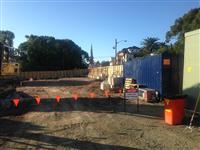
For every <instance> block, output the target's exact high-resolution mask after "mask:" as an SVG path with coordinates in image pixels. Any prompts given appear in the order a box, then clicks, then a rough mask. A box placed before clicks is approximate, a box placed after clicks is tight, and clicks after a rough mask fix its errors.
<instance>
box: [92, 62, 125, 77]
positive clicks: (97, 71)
mask: <svg viewBox="0 0 200 150" xmlns="http://www.w3.org/2000/svg"><path fill="white" fill-rule="evenodd" d="M109 76H123V65H115V66H105V67H95V68H90V69H89V74H88V77H90V78H94V79H101V78H104V77H109Z"/></svg>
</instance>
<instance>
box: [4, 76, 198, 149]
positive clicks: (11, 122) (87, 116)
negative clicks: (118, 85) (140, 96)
mask: <svg viewBox="0 0 200 150" xmlns="http://www.w3.org/2000/svg"><path fill="white" fill-rule="evenodd" d="M99 87H100V82H99V81H94V80H91V79H88V78H64V79H55V80H36V81H24V82H23V84H22V86H20V87H18V88H17V90H16V92H14V93H12V94H11V95H10V96H8V99H7V100H3V99H1V101H0V104H1V105H0V149H3V150H6V149H50V150H54V149H59V150H60V149H61V150H62V149H69V150H72V149H81V150H82V149H83V150H90V149H91V150H93V149H99V150H110V149H113V150H135V149H139V150H148V149H154V150H199V149H200V129H199V126H200V123H199V122H198V118H196V124H194V126H193V129H192V130H189V129H187V130H185V128H186V126H187V125H188V124H189V118H188V119H187V118H186V119H185V120H184V124H183V125H176V126H170V125H167V124H165V122H164V117H163V103H146V102H143V101H140V102H139V103H140V105H139V111H137V105H136V100H129V101H127V105H126V112H124V103H123V98H121V97H120V95H119V94H118V93H111V97H106V96H105V95H104V92H103V91H101V90H100V89H99ZM91 92H92V93H94V94H93V96H92V97H91V96H89V95H90V94H89V93H91ZM73 94H76V95H77V98H78V99H77V100H74V99H73V98H72V95H73ZM56 96H60V97H61V100H60V102H59V103H58V102H56V100H55V97H56ZM35 97H40V98H41V103H40V104H37V103H36V101H35ZM13 98H20V103H19V106H18V107H15V106H14V105H13V103H12V101H10V100H11V99H13ZM9 99H10V100H9Z"/></svg>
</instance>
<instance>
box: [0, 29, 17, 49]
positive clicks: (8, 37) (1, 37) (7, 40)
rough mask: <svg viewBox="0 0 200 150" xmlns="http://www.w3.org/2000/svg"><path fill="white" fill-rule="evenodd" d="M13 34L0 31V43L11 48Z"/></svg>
mask: <svg viewBox="0 0 200 150" xmlns="http://www.w3.org/2000/svg"><path fill="white" fill-rule="evenodd" d="M14 38H15V34H14V33H13V32H11V31H0V42H1V43H3V44H6V45H8V46H10V47H13V40H14Z"/></svg>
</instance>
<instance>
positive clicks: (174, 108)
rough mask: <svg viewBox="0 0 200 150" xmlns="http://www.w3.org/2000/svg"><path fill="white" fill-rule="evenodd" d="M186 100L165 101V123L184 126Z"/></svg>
mask: <svg viewBox="0 0 200 150" xmlns="http://www.w3.org/2000/svg"><path fill="white" fill-rule="evenodd" d="M184 107H185V98H177V99H165V108H164V114H165V123H167V124H170V125H178V124H182V121H183V118H184V116H185V111H184Z"/></svg>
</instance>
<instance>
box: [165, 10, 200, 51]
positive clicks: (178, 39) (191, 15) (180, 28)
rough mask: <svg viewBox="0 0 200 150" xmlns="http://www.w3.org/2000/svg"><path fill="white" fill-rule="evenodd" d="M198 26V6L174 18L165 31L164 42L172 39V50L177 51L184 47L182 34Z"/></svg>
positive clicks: (199, 11)
mask: <svg viewBox="0 0 200 150" xmlns="http://www.w3.org/2000/svg"><path fill="white" fill-rule="evenodd" d="M199 28H200V8H195V9H192V10H190V11H189V12H188V13H186V14H184V15H183V16H182V17H180V18H178V19H176V20H175V23H174V25H172V26H171V27H170V30H169V31H168V32H167V33H166V42H171V41H174V44H173V46H172V48H173V51H175V52H177V53H179V52H183V49H184V34H185V32H189V31H192V30H196V29H199Z"/></svg>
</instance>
